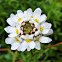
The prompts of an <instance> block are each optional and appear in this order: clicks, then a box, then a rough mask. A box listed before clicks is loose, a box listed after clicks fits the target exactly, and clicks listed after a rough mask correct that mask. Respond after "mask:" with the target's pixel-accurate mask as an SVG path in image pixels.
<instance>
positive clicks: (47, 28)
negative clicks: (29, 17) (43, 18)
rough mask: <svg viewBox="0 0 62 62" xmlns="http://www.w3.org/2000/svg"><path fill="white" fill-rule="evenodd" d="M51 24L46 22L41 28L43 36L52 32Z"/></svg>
mask: <svg viewBox="0 0 62 62" xmlns="http://www.w3.org/2000/svg"><path fill="white" fill-rule="evenodd" d="M51 26H52V25H51V23H47V22H44V23H42V24H41V26H40V31H41V33H42V34H47V33H48V32H49V31H50V28H51Z"/></svg>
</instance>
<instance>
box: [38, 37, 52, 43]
mask: <svg viewBox="0 0 62 62" xmlns="http://www.w3.org/2000/svg"><path fill="white" fill-rule="evenodd" d="M39 41H40V42H41V43H49V42H51V41H52V39H50V38H49V37H45V36H41V37H40V38H39Z"/></svg>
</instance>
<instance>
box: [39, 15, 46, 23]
mask: <svg viewBox="0 0 62 62" xmlns="http://www.w3.org/2000/svg"><path fill="white" fill-rule="evenodd" d="M46 19H47V16H46V15H45V14H43V15H41V17H40V19H39V23H41V22H45V21H46Z"/></svg>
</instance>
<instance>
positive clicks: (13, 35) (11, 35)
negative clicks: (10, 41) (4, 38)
mask: <svg viewBox="0 0 62 62" xmlns="http://www.w3.org/2000/svg"><path fill="white" fill-rule="evenodd" d="M8 36H9V37H16V36H17V34H16V33H11V34H9V35H8Z"/></svg>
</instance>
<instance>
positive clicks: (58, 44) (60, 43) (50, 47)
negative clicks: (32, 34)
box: [43, 42, 62, 50]
mask: <svg viewBox="0 0 62 62" xmlns="http://www.w3.org/2000/svg"><path fill="white" fill-rule="evenodd" d="M60 44H62V42H60V43H57V44H54V45H51V46H49V47H46V48H44V49H43V50H45V49H48V48H51V47H54V46H57V45H60Z"/></svg>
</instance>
